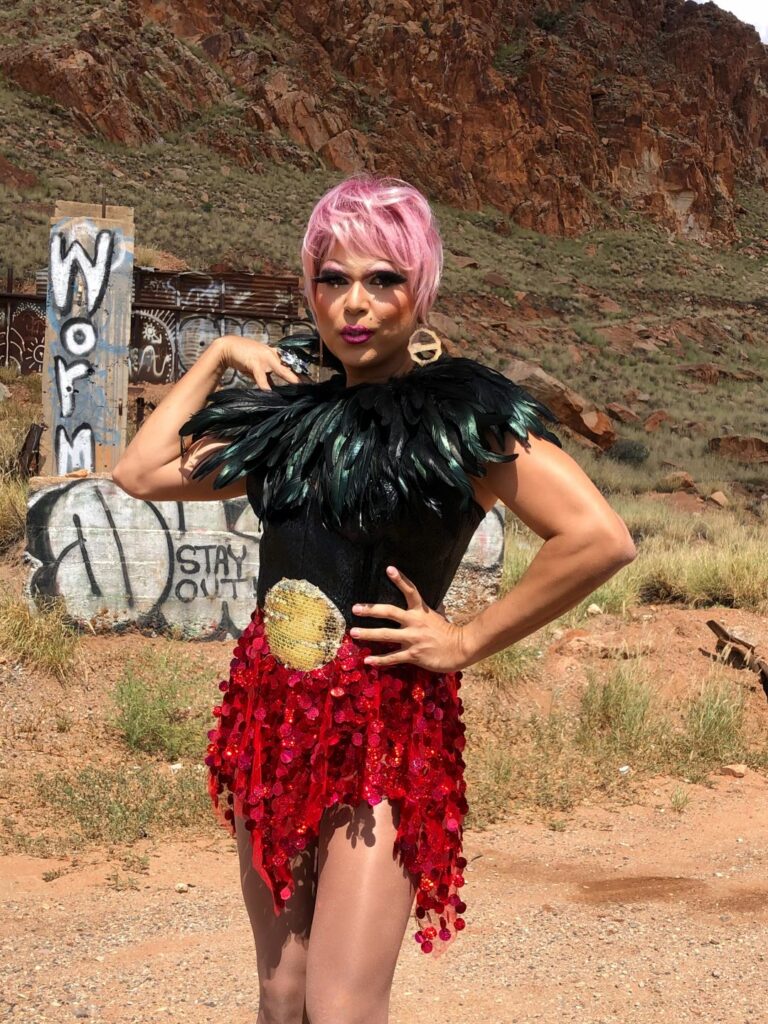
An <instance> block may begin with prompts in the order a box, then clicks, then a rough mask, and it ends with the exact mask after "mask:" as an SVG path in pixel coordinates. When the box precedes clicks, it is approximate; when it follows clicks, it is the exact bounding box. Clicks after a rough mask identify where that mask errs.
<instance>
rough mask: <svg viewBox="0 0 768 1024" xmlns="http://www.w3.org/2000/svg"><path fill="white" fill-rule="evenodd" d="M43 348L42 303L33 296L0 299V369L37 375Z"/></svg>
mask: <svg viewBox="0 0 768 1024" xmlns="http://www.w3.org/2000/svg"><path fill="white" fill-rule="evenodd" d="M44 347H45V303H44V302H40V301H37V300H35V298H34V297H32V296H22V295H4V296H2V297H1V298H0V366H12V367H15V369H16V370H17V371H18V372H19V373H40V371H41V370H42V368H43V350H44Z"/></svg>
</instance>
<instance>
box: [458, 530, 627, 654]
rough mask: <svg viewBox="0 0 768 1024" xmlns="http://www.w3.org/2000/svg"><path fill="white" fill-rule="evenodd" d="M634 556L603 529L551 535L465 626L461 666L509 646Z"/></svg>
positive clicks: (585, 594)
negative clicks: (520, 573) (601, 531)
mask: <svg viewBox="0 0 768 1024" xmlns="http://www.w3.org/2000/svg"><path fill="white" fill-rule="evenodd" d="M633 557H634V555H633V554H631V553H630V552H629V551H628V550H627V548H626V545H624V546H622V545H621V544H620V542H618V541H614V540H609V539H607V538H606V537H605V536H604V535H603V536H602V537H586V536H578V535H576V536H574V535H572V534H557V535H555V536H554V537H550V538H549V539H548V540H546V541H545V542H544V543H543V544H542V546H541V548H540V549H539V551H538V552H537V553H536V555H535V557H534V558H533V560H532V561H531V563H530V565H529V566H528V568H527V569H526V571H525V573H524V574H523V576H522V577H521V578H520V580H519V581H518V583H517V584H516V585H515V586H514V587H513V588H512V589H511V590H510V591H509V592H508V593H507V594H505V595H504V597H501V598H499V599H498V600H497V601H493V602H492V603H491V604H489V605H488V606H487V607H486V608H484V609H483V611H482V612H480V613H479V614H478V615H477V616H475V618H474V619H472V620H471V621H470V622H469V623H467V624H466V625H465V626H464V627H463V630H462V633H463V647H464V654H465V664H464V665H463V666H462V667H466V666H468V665H473V664H474V663H475V662H477V661H480V660H481V659H483V658H487V657H489V656H490V655H491V654H495V653H496V652H497V651H501V650H503V649H504V648H505V647H509V646H510V645H511V644H514V643H516V642H517V641H518V640H520V639H522V638H523V637H525V636H528V635H529V634H530V633H533V632H535V631H536V630H537V629H539V628H540V627H541V626H543V625H545V624H546V623H547V622H551V621H552V620H553V619H555V618H557V617H558V615H562V614H563V612H566V611H568V609H569V608H573V607H574V605H576V604H578V603H579V601H581V600H582V598H584V597H586V596H587V595H588V594H591V593H592V592H593V591H594V590H596V589H597V587H599V586H600V584H601V583H604V582H605V581H606V580H607V579H610V577H611V576H613V575H614V574H615V573H616V572H618V570H619V569H621V568H622V567H623V566H624V565H627V564H628V563H629V562H631V561H632V559H633Z"/></svg>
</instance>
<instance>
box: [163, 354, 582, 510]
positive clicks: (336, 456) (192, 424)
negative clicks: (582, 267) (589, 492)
mask: <svg viewBox="0 0 768 1024" xmlns="http://www.w3.org/2000/svg"><path fill="white" fill-rule="evenodd" d="M545 421H549V422H550V423H553V424H556V423H557V422H558V420H557V419H556V417H555V415H554V414H553V413H552V411H551V410H550V409H549V408H548V407H547V406H546V405H544V404H543V403H542V402H540V401H539V400H538V399H536V398H534V397H533V396H532V395H531V394H530V393H529V392H527V391H526V390H525V389H523V388H522V387H520V386H519V385H518V384H515V383H514V382H513V381H510V380H508V379H507V378H506V377H505V376H504V375H503V374H501V373H499V372H498V371H497V370H493V369H491V368H490V367H488V366H484V365H483V364H482V363H479V362H477V361H475V360H473V359H468V358H453V357H450V356H442V357H441V358H440V359H439V360H437V361H436V362H435V363H431V364H429V365H427V366H417V367H415V368H414V369H413V370H411V371H410V372H409V373H407V374H405V375H403V376H401V377H393V378H390V380H388V381H385V382H380V383H371V384H356V385H352V386H349V387H348V386H347V385H346V382H345V380H344V377H343V376H342V375H341V374H336V375H335V376H333V377H331V378H330V379H329V380H326V381H323V382H322V383H320V384H311V383H307V384H286V385H282V386H278V387H276V388H274V389H273V390H271V391H261V390H259V389H258V388H227V389H224V390H221V391H217V392H214V393H213V394H212V395H209V396H208V403H207V405H206V406H205V408H203V409H201V410H200V411H199V412H197V413H195V414H194V415H193V416H192V417H191V418H190V419H189V420H188V421H187V422H186V423H185V424H184V426H183V427H182V429H181V430H180V431H179V433H180V434H182V435H184V436H186V435H191V436H192V438H193V439H194V440H197V439H198V438H200V437H203V436H210V437H213V438H215V439H221V440H224V441H226V442H227V444H226V445H224V446H223V447H222V448H220V449H218V450H216V451H214V452H212V453H210V454H209V455H208V456H206V457H205V458H204V459H202V460H201V461H200V462H199V463H198V465H197V466H196V467H195V469H194V471H193V474H192V475H193V477H194V478H195V479H199V478H201V477H204V476H207V475H208V474H209V473H212V472H214V471H218V473H217V476H216V477H215V479H214V483H213V486H214V487H215V488H221V487H224V486H226V485H227V484H228V483H231V482H232V481H234V480H236V479H238V478H239V477H241V476H246V475H248V474H252V475H253V477H254V479H255V480H257V481H258V482H259V484H260V485H261V486H259V487H255V488H254V489H253V493H254V495H256V497H255V499H254V500H255V505H254V507H255V508H256V512H257V514H258V515H259V516H260V517H264V518H270V517H274V518H278V517H279V516H280V514H281V513H287V512H289V511H290V509H291V508H292V507H295V505H296V503H297V502H300V501H304V500H307V498H308V497H309V496H310V494H311V493H312V492H314V491H317V493H318V494H319V496H320V499H321V502H322V507H323V515H324V517H325V520H326V523H327V524H328V525H329V526H332V527H333V526H341V525H343V524H345V523H350V522H351V523H354V524H355V525H356V526H358V527H361V528H363V529H365V528H366V527H368V526H372V525H373V524H374V523H375V522H382V521H386V520H388V519H391V518H393V517H394V515H395V513H396V509H395V507H394V504H402V505H403V506H412V505H413V504H414V503H421V504H426V505H428V506H429V507H431V508H434V509H435V510H436V511H437V512H439V511H440V509H441V507H442V506H441V502H442V501H447V500H451V501H452V502H454V503H456V502H458V504H459V505H460V507H461V508H463V509H468V508H469V507H470V505H471V503H472V499H473V488H472V484H471V481H470V480H469V477H470V476H483V475H484V474H485V472H486V469H485V464H486V463H488V462H510V461H512V460H513V459H515V458H517V454H516V453H515V454H509V455H506V454H503V453H502V452H500V451H494V450H493V449H492V448H491V447H490V442H491V439H493V441H494V442H495V443H496V445H497V446H498V448H500V449H501V448H503V447H504V442H505V437H506V435H511V436H512V437H513V438H515V439H517V440H518V441H520V442H521V443H522V444H525V443H526V442H527V438H528V435H529V434H534V435H536V436H537V437H541V438H544V439H546V440H547V441H550V442H552V443H553V444H556V445H557V446H558V447H562V444H561V442H560V440H559V438H558V437H557V435H556V434H554V433H553V432H552V431H551V430H549V429H548V428H547V427H546V426H545ZM393 495H394V496H395V498H396V502H394V503H393Z"/></svg>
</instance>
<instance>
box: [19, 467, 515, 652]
mask: <svg viewBox="0 0 768 1024" xmlns="http://www.w3.org/2000/svg"><path fill="white" fill-rule="evenodd" d="M260 538H261V524H260V523H259V521H258V520H257V519H256V517H255V515H254V513H253V511H252V509H251V507H250V505H249V504H248V501H247V499H246V498H233V499H231V500H229V501H224V502H216V501H212V502H202V501H198V502H194V501H193V502H177V501H158V502H152V501H140V500H137V499H134V498H130V497H128V495H127V494H125V492H124V491H122V490H121V489H120V488H119V487H117V485H116V484H114V483H112V481H111V480H109V479H90V480H88V479H85V480H76V481H71V482H67V483H61V484H54V485H52V486H50V487H46V488H44V489H42V490H40V491H38V492H36V493H34V494H33V495H32V496H31V498H30V501H29V509H28V513H27V555H26V557H27V560H28V562H29V563H30V564H31V566H32V572H31V576H30V579H29V584H28V589H29V595H30V598H31V599H32V601H33V602H35V603H42V602H43V601H44V600H46V599H48V598H51V597H54V596H56V597H61V598H63V600H64V604H65V607H66V609H67V612H68V613H69V615H71V616H72V618H74V619H76V620H77V621H79V622H82V623H90V624H91V625H94V626H97V625H98V626H100V627H102V628H112V629H119V628H124V627H127V626H129V625H137V626H139V627H148V628H153V629H167V628H169V627H173V628H175V629H177V630H180V631H181V632H182V633H183V634H184V635H186V636H190V637H201V638H213V637H221V636H224V635H227V634H229V635H231V636H239V635H240V633H241V632H242V630H243V629H244V628H245V626H246V625H247V624H248V621H249V619H250V616H251V613H252V611H253V609H254V607H255V606H256V592H257V591H256V587H257V580H258V571H259V540H260ZM503 542H504V521H503V516H502V514H501V513H500V512H499V511H498V509H492V510H491V512H490V513H489V514H488V515H487V516H486V517H485V519H484V520H483V522H482V523H481V525H480V527H479V528H478V530H477V532H476V533H475V535H474V537H473V538H472V541H471V543H470V546H469V548H468V550H467V552H466V554H465V556H464V560H463V562H462V566H461V569H462V572H461V573H460V574H459V576H460V577H462V580H459V579H458V577H457V582H458V588H459V589H461V587H464V588H466V587H468V586H469V585H471V584H470V583H468V581H467V578H466V576H467V572H469V573H470V574H471V573H472V572H473V571H474V572H475V574H476V576H477V577H486V576H488V575H495V574H496V573H497V570H499V569H500V566H501V561H502V555H503ZM475 582H476V581H475ZM451 599H452V598H451V591H449V594H448V595H447V596H446V606H447V607H449V606H450V602H451ZM456 599H457V600H460V595H458V596H457V598H456Z"/></svg>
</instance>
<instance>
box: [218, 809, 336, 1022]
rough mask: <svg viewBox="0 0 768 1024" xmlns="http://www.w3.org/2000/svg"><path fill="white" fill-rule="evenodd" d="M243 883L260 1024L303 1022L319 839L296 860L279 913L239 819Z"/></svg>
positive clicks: (236, 818) (304, 1017)
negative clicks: (290, 888) (290, 889)
mask: <svg viewBox="0 0 768 1024" xmlns="http://www.w3.org/2000/svg"><path fill="white" fill-rule="evenodd" d="M235 828H236V834H237V849H238V856H239V859H240V883H241V888H242V892H243V899H244V901H245V906H246V910H247V911H248V917H249V919H250V922H251V928H252V930H253V938H254V942H255V945H256V966H257V971H258V978H259V1022H258V1024H272V1022H273V1021H274V1022H275V1024H301V1022H302V1021H306V1016H305V1015H304V1013H303V1007H304V990H305V979H306V971H307V952H308V943H309V935H310V930H311V927H312V915H313V909H314V903H315V885H316V876H317V842H314V843H311V844H310V845H309V846H308V847H307V849H306V850H304V851H303V852H302V853H301V854H300V855H299V856H298V857H297V858H295V859H294V861H293V862H292V868H291V873H292V875H293V878H294V881H295V883H296V888H295V891H294V894H293V896H292V897H291V898H290V899H289V900H288V902H287V903H286V905H285V908H284V909H283V912H282V913H281V914H280V915H279V916H278V915H276V914H275V912H274V908H273V904H272V894H271V892H270V889H269V887H268V886H267V884H266V882H265V881H264V879H263V878H262V877H261V875H259V873H258V872H257V871H256V869H255V868H254V867H253V862H252V846H251V837H250V834H249V833H248V831H247V830H246V828H245V827H244V822H243V819H242V818H239V817H237V816H236V817H235Z"/></svg>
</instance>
